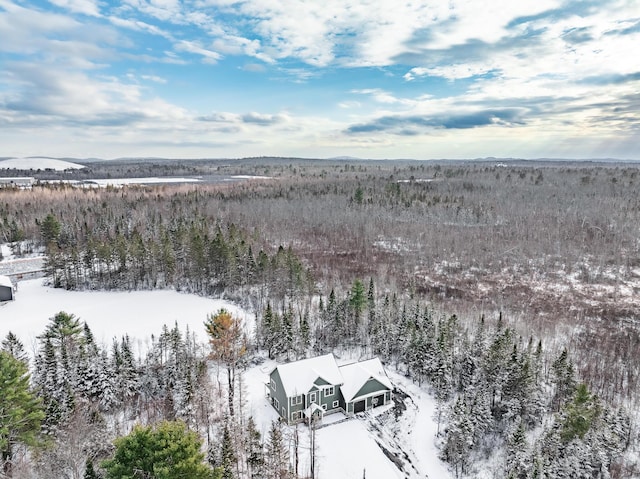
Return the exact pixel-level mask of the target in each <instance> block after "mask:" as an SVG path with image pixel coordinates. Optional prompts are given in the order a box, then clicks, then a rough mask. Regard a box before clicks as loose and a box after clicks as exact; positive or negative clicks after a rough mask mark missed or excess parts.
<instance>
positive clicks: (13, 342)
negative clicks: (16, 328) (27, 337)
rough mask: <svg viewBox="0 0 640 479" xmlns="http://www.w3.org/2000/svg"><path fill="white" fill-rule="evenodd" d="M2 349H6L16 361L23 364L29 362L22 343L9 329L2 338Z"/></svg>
mask: <svg viewBox="0 0 640 479" xmlns="http://www.w3.org/2000/svg"><path fill="white" fill-rule="evenodd" d="M2 351H6V352H7V353H9V354H10V355H11V356H13V357H14V358H16V359H17V360H18V361H22V362H23V363H25V364H27V363H28V362H29V357H28V356H27V353H26V351H25V350H24V345H23V344H22V342H21V341H20V340H19V339H18V337H17V336H16V335H15V334H13V333H12V332H11V331H9V332H8V333H7V335H6V336H5V338H4V339H3V340H2Z"/></svg>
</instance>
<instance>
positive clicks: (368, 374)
mask: <svg viewBox="0 0 640 479" xmlns="http://www.w3.org/2000/svg"><path fill="white" fill-rule="evenodd" d="M340 372H341V373H342V377H343V378H344V385H343V386H341V388H340V390H341V391H342V395H343V396H344V399H345V401H351V400H352V399H353V398H354V396H355V395H356V393H357V392H358V391H360V389H361V388H362V386H364V385H365V383H366V382H367V381H368V380H369V379H371V378H373V379H376V380H377V381H378V382H380V383H381V384H383V385H384V386H386V387H388V388H389V389H393V386H392V385H391V381H389V378H388V377H387V373H385V372H384V367H382V363H381V362H380V360H379V359H378V358H373V359H368V360H366V361H360V362H358V363H351V364H345V365H344V366H340Z"/></svg>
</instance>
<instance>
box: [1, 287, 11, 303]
mask: <svg viewBox="0 0 640 479" xmlns="http://www.w3.org/2000/svg"><path fill="white" fill-rule="evenodd" d="M12 299H13V288H10V287H9V286H0V301H11V300H12Z"/></svg>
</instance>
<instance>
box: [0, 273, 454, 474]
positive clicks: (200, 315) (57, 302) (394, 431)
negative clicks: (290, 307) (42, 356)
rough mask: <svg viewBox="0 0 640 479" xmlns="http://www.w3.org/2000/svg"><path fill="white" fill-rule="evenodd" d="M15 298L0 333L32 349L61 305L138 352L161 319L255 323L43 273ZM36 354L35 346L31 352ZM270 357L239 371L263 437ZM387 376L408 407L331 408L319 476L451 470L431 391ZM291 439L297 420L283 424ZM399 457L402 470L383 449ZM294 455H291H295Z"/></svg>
mask: <svg viewBox="0 0 640 479" xmlns="http://www.w3.org/2000/svg"><path fill="white" fill-rule="evenodd" d="M18 286H19V288H18V293H17V299H16V301H13V302H11V303H9V304H8V305H6V306H3V307H2V308H0V338H4V337H5V336H6V334H7V333H8V332H9V331H12V332H14V333H15V334H16V335H17V336H18V337H19V338H20V339H21V340H22V342H23V343H24V344H25V347H26V349H27V350H28V351H29V349H30V347H31V348H35V346H36V344H37V338H36V336H37V335H39V334H41V333H42V332H43V330H44V328H45V326H46V325H47V322H48V320H49V318H51V317H52V316H53V315H55V314H56V313H58V312H59V311H65V312H67V313H73V314H75V315H76V316H77V317H79V318H80V319H81V320H83V321H86V322H87V323H88V324H89V326H90V327H91V329H92V331H93V333H94V335H95V337H96V339H97V340H98V341H101V342H103V343H105V344H107V345H108V344H110V342H111V340H112V338H114V337H120V336H121V335H123V334H129V336H130V337H131V338H132V339H133V343H134V344H135V345H137V347H138V348H139V350H140V351H144V350H146V345H147V342H148V341H149V339H148V338H150V336H151V334H155V335H157V334H158V333H159V332H160V330H161V328H162V325H163V324H167V325H168V326H169V327H172V326H173V324H174V322H176V321H177V323H178V325H179V327H180V328H181V329H182V330H184V328H185V327H186V326H189V329H190V330H191V331H192V332H194V333H195V334H196V336H197V337H198V339H199V340H201V341H203V342H204V341H205V339H206V334H205V331H204V326H203V322H204V321H205V320H206V318H207V315H208V314H210V313H215V312H217V311H218V310H219V309H220V308H225V309H227V310H229V311H230V312H231V313H232V314H235V315H238V316H240V317H242V318H244V323H245V328H246V329H247V330H251V329H252V327H253V316H252V315H251V314H249V313H247V312H245V311H243V310H241V309H240V308H238V307H236V306H235V305H233V304H230V303H229V302H226V301H223V300H217V299H208V298H203V297H199V296H196V295H192V294H183V293H178V292H175V291H170V290H165V291H134V292H93V291H91V292H73V291H66V290H61V289H53V288H49V287H47V286H44V285H43V283H42V280H27V281H21V282H20V283H19V285H18ZM29 352H31V353H33V351H29ZM276 365H277V363H276V362H275V361H271V360H265V359H262V361H261V362H259V364H254V365H251V366H249V367H248V369H247V370H246V371H245V372H244V373H243V374H242V381H243V384H244V387H243V388H241V390H242V392H241V394H242V395H243V396H244V398H243V399H244V406H243V409H244V411H243V412H244V413H245V414H250V415H252V416H253V417H254V419H255V421H256V424H257V427H258V429H259V430H260V432H261V433H262V436H263V438H265V439H266V438H267V437H268V431H269V429H270V427H271V423H272V421H275V420H277V419H278V415H277V413H276V411H275V410H274V409H273V407H272V406H271V405H270V404H269V403H268V402H267V399H266V398H265V383H266V382H267V381H268V379H269V372H271V371H272V370H273V368H274V367H275V366H276ZM387 374H388V377H389V380H390V381H391V383H392V384H393V385H395V386H396V387H397V388H398V389H400V390H402V391H404V392H405V393H406V394H408V398H407V399H406V400H405V405H406V410H404V411H403V412H402V414H400V415H398V416H397V417H396V414H395V413H396V411H395V410H394V408H393V407H390V406H385V407H381V408H377V409H374V410H373V411H370V412H367V413H365V414H360V415H358V417H355V418H351V419H347V420H346V421H341V420H344V419H345V417H344V416H343V415H342V414H333V415H329V416H327V417H326V418H325V419H324V420H323V426H324V427H322V428H320V429H318V430H317V431H316V445H317V448H316V450H317V453H316V461H317V462H316V464H317V466H316V470H317V472H318V473H317V474H316V477H317V478H318V479H354V478H355V479H359V478H361V477H363V473H365V474H366V478H367V479H401V478H402V479H424V478H429V479H441V478H442V479H448V478H451V477H452V475H451V473H449V471H447V469H446V466H445V465H444V464H443V463H442V462H441V461H440V460H439V459H438V453H437V449H436V445H435V440H436V436H435V433H436V423H435V422H434V417H435V412H436V406H435V402H434V400H433V399H432V397H431V396H430V395H429V394H428V393H427V392H426V391H424V390H423V389H421V388H419V387H418V386H416V385H414V384H413V383H412V382H411V381H410V380H408V379H407V378H405V377H404V376H403V375H400V374H396V373H394V372H393V371H389V369H387ZM283 427H284V430H285V434H286V437H288V438H292V437H293V432H294V431H295V427H288V426H283ZM298 432H299V436H300V448H299V449H300V461H299V471H300V473H301V474H304V473H307V472H308V470H309V457H310V455H309V429H308V428H307V427H306V426H304V425H299V426H298ZM382 447H384V449H386V450H387V451H388V452H389V454H391V455H394V456H397V457H399V458H400V462H401V463H402V469H403V470H402V471H401V470H400V469H399V468H398V467H397V466H396V465H395V464H394V463H393V462H392V461H391V460H390V459H389V458H388V457H387V455H385V453H384V452H383V449H382ZM292 457H293V454H292Z"/></svg>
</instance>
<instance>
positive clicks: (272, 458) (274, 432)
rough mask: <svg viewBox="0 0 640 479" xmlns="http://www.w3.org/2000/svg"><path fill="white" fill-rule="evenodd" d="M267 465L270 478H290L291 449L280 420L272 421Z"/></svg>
mask: <svg viewBox="0 0 640 479" xmlns="http://www.w3.org/2000/svg"><path fill="white" fill-rule="evenodd" d="M266 458H267V461H266V466H267V468H266V469H267V477H268V479H290V477H291V474H290V472H289V471H290V464H289V449H288V448H287V446H286V444H285V440H284V437H283V434H282V429H281V427H280V424H278V422H276V421H273V422H272V423H271V429H270V430H269V439H268V441H267V452H266Z"/></svg>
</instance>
